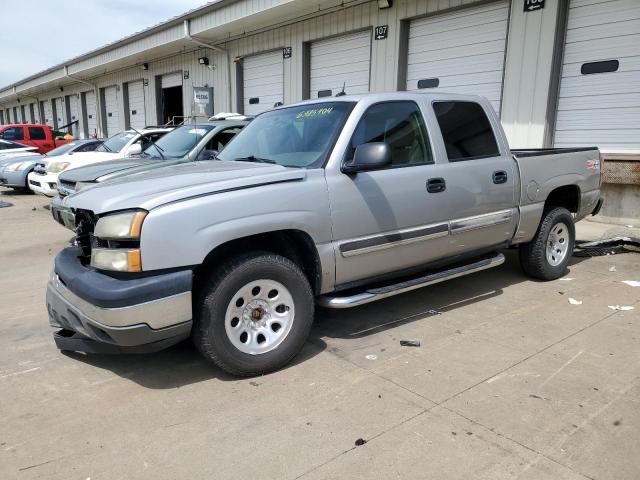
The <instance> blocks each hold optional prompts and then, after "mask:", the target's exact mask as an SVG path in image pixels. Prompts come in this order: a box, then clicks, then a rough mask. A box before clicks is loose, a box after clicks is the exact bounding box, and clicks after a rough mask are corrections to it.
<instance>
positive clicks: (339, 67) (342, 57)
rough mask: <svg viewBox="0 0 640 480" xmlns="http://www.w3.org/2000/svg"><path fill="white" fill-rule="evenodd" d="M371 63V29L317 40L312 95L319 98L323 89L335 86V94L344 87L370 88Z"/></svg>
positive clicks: (357, 90) (358, 90)
mask: <svg viewBox="0 0 640 480" xmlns="http://www.w3.org/2000/svg"><path fill="white" fill-rule="evenodd" d="M370 66H371V31H370V30H365V31H363V32H357V33H352V34H350V35H342V36H339V37H332V38H328V39H326V40H319V41H315V42H313V43H312V44H311V71H310V82H311V88H310V93H311V98H318V92H319V91H322V90H331V92H332V95H335V94H336V93H338V92H340V91H341V90H342V88H343V87H344V89H345V92H346V93H348V94H358V93H366V92H368V91H369V77H370Z"/></svg>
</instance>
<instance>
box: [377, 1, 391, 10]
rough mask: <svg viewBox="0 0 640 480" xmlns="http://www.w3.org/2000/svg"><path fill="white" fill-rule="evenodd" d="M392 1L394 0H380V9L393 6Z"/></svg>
mask: <svg viewBox="0 0 640 480" xmlns="http://www.w3.org/2000/svg"><path fill="white" fill-rule="evenodd" d="M391 1H392V0H378V8H379V9H380V10H382V9H385V8H391Z"/></svg>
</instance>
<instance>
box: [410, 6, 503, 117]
mask: <svg viewBox="0 0 640 480" xmlns="http://www.w3.org/2000/svg"><path fill="white" fill-rule="evenodd" d="M508 22H509V2H506V1H500V2H493V3H489V4H486V5H481V6H477V7H469V8H465V9H461V10H457V11H455V12H450V13H446V14H442V15H434V16H430V17H425V18H420V19H416V20H412V21H411V23H410V24H409V48H408V58H407V77H406V78H407V86H406V88H407V90H410V91H411V90H418V89H423V88H428V89H436V90H442V91H444V92H447V93H467V94H477V95H482V96H484V97H487V98H488V99H489V101H491V104H492V105H493V108H494V109H495V110H496V112H498V113H500V101H501V97H502V78H503V72H504V57H505V49H506V44H507V28H508Z"/></svg>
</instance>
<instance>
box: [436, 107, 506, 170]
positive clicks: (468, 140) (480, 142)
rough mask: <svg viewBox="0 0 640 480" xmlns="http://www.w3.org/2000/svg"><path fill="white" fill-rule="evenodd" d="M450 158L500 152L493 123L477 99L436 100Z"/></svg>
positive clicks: (461, 158) (455, 158) (463, 157)
mask: <svg viewBox="0 0 640 480" xmlns="http://www.w3.org/2000/svg"><path fill="white" fill-rule="evenodd" d="M433 109H434V111H435V112H436V117H437V118H438V124H439V125H440V130H441V132H442V138H443V140H444V146H445V148H446V149H447V156H448V157H449V161H451V162H457V161H460V160H473V159H476V158H486V157H494V156H497V155H500V151H499V150H498V143H497V142H496V137H495V135H494V133H493V130H492V129H491V123H489V119H488V118H487V115H486V114H485V112H484V110H483V109H482V107H481V106H480V105H479V104H477V103H474V102H434V103H433Z"/></svg>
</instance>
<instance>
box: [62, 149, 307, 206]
mask: <svg viewBox="0 0 640 480" xmlns="http://www.w3.org/2000/svg"><path fill="white" fill-rule="evenodd" d="M306 174H307V173H306V170H305V169H301V168H287V167H282V166H280V165H269V164H264V163H249V162H225V161H221V160H214V161H203V162H189V163H183V164H179V165H172V166H169V167H164V168H158V169H156V170H153V171H147V172H141V173H135V174H133V175H127V176H126V177H122V178H120V179H116V180H111V181H106V182H103V183H98V184H96V185H95V186H92V187H89V188H87V189H84V190H82V191H80V192H78V193H76V194H73V195H69V196H68V197H65V198H64V199H63V200H62V203H63V205H64V206H67V207H70V208H74V209H76V208H80V209H83V210H91V211H92V212H94V213H96V214H102V213H107V212H112V211H116V210H126V209H133V208H142V209H145V210H152V209H153V208H156V207H158V206H160V205H164V204H166V203H170V202H176V201H180V200H184V199H187V198H193V197H199V196H203V195H212V194H215V193H220V192H224V191H229V190H237V189H243V188H249V187H257V186H259V185H266V184H269V183H280V182H290V181H296V180H302V179H304V178H305V177H306Z"/></svg>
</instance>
